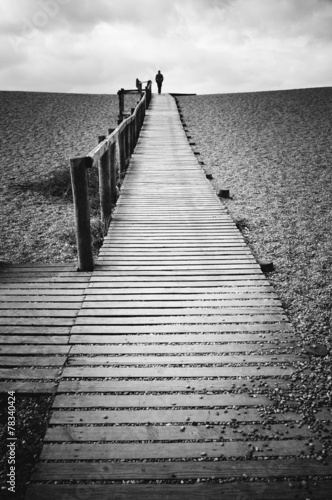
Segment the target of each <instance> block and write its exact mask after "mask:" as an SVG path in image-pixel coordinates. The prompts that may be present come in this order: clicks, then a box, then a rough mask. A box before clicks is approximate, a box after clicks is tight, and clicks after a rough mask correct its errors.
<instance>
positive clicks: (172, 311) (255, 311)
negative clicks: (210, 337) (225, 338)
mask: <svg viewBox="0 0 332 500" xmlns="http://www.w3.org/2000/svg"><path fill="white" fill-rule="evenodd" d="M102 304H103V305H101V306H100V307H97V308H91V307H90V306H89V304H87V305H86V307H85V308H84V309H81V310H80V312H79V316H80V317H84V316H91V315H93V316H94V317H98V316H103V317H104V316H107V317H111V316H135V317H138V316H177V315H192V316H199V315H201V314H202V315H204V316H208V315H210V316H212V315H213V316H214V315H223V316H226V315H233V316H234V315H243V314H247V315H248V314H250V315H251V316H253V317H254V316H255V315H265V314H266V315H269V317H270V316H271V315H273V314H276V315H278V314H279V315H281V316H282V315H283V314H284V310H283V309H282V308H281V307H278V306H261V307H254V306H252V307H245V306H242V307H240V306H238V307H226V306H225V307H174V308H168V307H167V303H165V307H164V308H163V309H159V308H158V307H156V308H154V307H150V308H149V307H139V308H136V307H134V304H133V306H132V307H127V308H121V309H120V308H119V307H118V308H111V307H108V304H104V303H102ZM11 312H16V310H15V311H11ZM38 312H39V311H38ZM43 312H46V311H43ZM47 312H48V311H47ZM6 313H7V310H6ZM46 315H48V314H45V316H46ZM223 321H227V319H225V318H224V320H223Z"/></svg>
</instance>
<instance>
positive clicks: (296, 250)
mask: <svg viewBox="0 0 332 500" xmlns="http://www.w3.org/2000/svg"><path fill="white" fill-rule="evenodd" d="M178 102H179V104H180V107H181V110H182V112H183V115H184V118H185V121H186V123H187V125H188V130H189V133H190V135H191V136H192V140H193V141H194V142H195V143H196V149H197V150H198V151H199V152H200V153H201V155H200V156H199V158H200V160H202V161H204V163H205V166H204V168H205V170H206V171H207V172H208V173H212V175H213V177H214V179H213V181H212V184H213V186H214V187H215V189H216V190H217V191H219V189H221V188H224V187H226V188H229V189H230V192H231V198H230V199H229V200H226V201H225V203H226V206H227V208H228V210H229V212H230V214H231V216H232V217H233V219H234V220H235V221H236V222H237V223H238V227H239V228H240V229H241V230H242V233H243V235H244V236H245V238H246V240H247V242H248V243H249V245H250V247H251V249H252V251H253V253H254V254H255V255H256V257H257V258H259V259H268V260H272V261H273V263H274V267H275V271H274V272H272V273H269V275H268V277H269V280H270V282H271V283H272V284H273V286H274V288H275V290H276V292H277V293H278V294H279V296H280V298H281V300H282V302H283V304H284V306H285V308H286V310H287V312H288V315H289V317H290V319H291V321H292V323H293V324H294V325H295V327H296V330H297V332H298V334H299V336H301V338H302V339H303V341H304V343H307V344H309V345H310V346H312V345H313V344H317V343H321V344H323V345H324V346H326V347H327V348H330V345H331V344H330V343H331V329H332V311H331V303H332V301H331V299H332V169H331V163H332V139H331V137H332V88H318V89H305V90H290V91H278V92H257V93H244V94H224V95H221V94H220V95H207V96H196V97H178ZM314 349H315V348H314ZM322 352H324V351H322ZM329 361H330V360H328V362H329Z"/></svg>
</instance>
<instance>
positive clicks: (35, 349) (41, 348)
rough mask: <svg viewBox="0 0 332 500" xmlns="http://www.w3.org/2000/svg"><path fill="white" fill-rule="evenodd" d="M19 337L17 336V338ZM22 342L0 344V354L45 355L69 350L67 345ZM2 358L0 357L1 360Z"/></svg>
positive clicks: (66, 352)
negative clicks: (17, 343)
mask: <svg viewBox="0 0 332 500" xmlns="http://www.w3.org/2000/svg"><path fill="white" fill-rule="evenodd" d="M19 339H20V338H18V340H19ZM22 344H23V342H22V340H21V343H20V344H19V345H0V354H1V355H5V354H6V355H11V356H17V355H20V354H25V355H29V356H34V355H35V354H38V355H45V354H68V353H69V351H70V346H69V345H57V344H56V345H48V344H47V345H40V344H38V345H31V344H28V345H22ZM1 359H2V358H0V360H1Z"/></svg>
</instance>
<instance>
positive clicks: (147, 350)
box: [0, 337, 292, 359]
mask: <svg viewBox="0 0 332 500" xmlns="http://www.w3.org/2000/svg"><path fill="white" fill-rule="evenodd" d="M135 339H136V341H137V342H139V339H138V338H137V337H136V338H135ZM93 340H94V339H93V338H91V341H92V342H93ZM164 340H165V341H166V339H164ZM170 341H171V339H170ZM71 342H72V340H71ZM257 342H259V343H258V344H257ZM257 342H256V343H243V342H232V343H228V342H227V343H226V342H225V343H224V344H216V343H213V344H205V343H204V344H203V343H200V344H185V343H182V342H181V343H179V344H173V345H170V344H169V343H167V344H161V343H159V344H147V343H142V344H141V345H116V344H115V345H114V344H113V345H105V344H102V345H95V342H93V344H94V345H88V346H87V345H75V346H73V347H72V348H71V351H70V354H71V355H72V356H74V355H77V354H89V355H92V354H103V355H107V354H172V353H174V354H180V355H185V354H194V353H196V354H200V353H202V354H203V353H209V354H212V355H215V354H217V353H234V352H242V353H249V352H250V353H255V354H256V355H258V354H262V353H265V354H269V353H271V354H278V355H279V354H280V353H283V351H284V350H285V348H286V347H287V348H289V347H292V346H291V344H281V346H278V345H276V344H271V343H267V342H266V343H262V341H261V339H260V338H258V339H257ZM51 347H52V351H51V350H50V348H51ZM59 347H60V349H59V348H57V346H46V348H45V350H44V351H45V353H48V352H52V354H54V353H60V352H67V351H65V349H63V348H65V346H59ZM17 348H18V346H10V348H8V346H5V347H2V348H1V347H0V353H3V354H5V353H7V354H10V353H14V351H15V349H17ZM30 348H31V346H21V349H19V350H18V351H17V352H16V353H17V354H19V353H20V352H21V353H24V354H26V352H28V349H30ZM34 351H35V352H42V351H41V350H40V349H38V347H37V346H34ZM213 357H215V356H213ZM255 358H257V356H255ZM241 359H243V357H241Z"/></svg>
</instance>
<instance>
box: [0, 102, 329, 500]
mask: <svg viewBox="0 0 332 500" xmlns="http://www.w3.org/2000/svg"><path fill="white" fill-rule="evenodd" d="M82 279H83V283H84V291H82V287H81V284H80V283H79V282H78V281H77V283H78V285H79V286H78V288H77V289H79V290H80V291H79V292H78V293H77V295H76V292H74V293H75V295H74V293H73V295H72V296H71V298H74V299H75V300H74V299H73V301H72V302H67V301H64V302H63V303H66V304H68V303H70V304H75V307H73V308H72V309H70V310H71V311H75V313H72V314H70V315H69V316H68V318H67V319H66V320H65V321H64V322H63V323H62V322H60V323H57V324H56V326H53V328H59V329H61V328H63V329H64V330H61V331H60V330H57V334H58V337H59V336H60V335H63V336H67V335H68V337H69V338H68V344H67V346H68V350H66V352H62V351H61V352H60V351H59V352H58V351H57V354H58V355H60V354H61V356H62V354H63V355H64V356H65V360H61V364H62V365H61V368H62V370H61V378H60V383H59V384H58V385H57V392H56V396H55V400H54V404H53V413H52V417H51V421H50V425H49V428H48V430H47V433H46V436H45V440H44V447H43V450H42V453H41V456H40V461H39V463H38V465H37V467H36V470H35V471H34V473H33V475H32V480H31V484H30V486H29V488H28V492H27V496H26V498H27V500H32V499H38V500H44V499H47V500H53V499H64V498H68V499H69V498H70V499H81V498H84V499H87V498H89V499H90V498H94V499H95V500H99V499H100V500H104V499H105V500H106V499H110V498H112V499H115V498H116V499H123V500H125V499H166V498H167V499H178V498H192V499H210V498H225V499H234V500H235V499H236V500H240V499H241V500H249V499H264V500H266V499H267V498H269V499H280V498H285V499H291V498H297V499H300V500H301V499H307V498H310V499H311V500H313V499H327V498H330V497H329V496H328V495H330V493H329V492H330V490H331V486H332V482H331V481H327V480H325V481H319V478H322V477H325V476H328V475H331V474H332V468H331V464H330V462H328V463H327V462H326V460H325V459H324V458H323V457H322V456H321V451H322V448H323V438H324V436H326V435H327V433H328V432H329V430H330V429H331V427H330V422H331V412H330V410H329V409H328V408H326V409H322V410H321V411H319V412H317V414H316V418H317V420H321V422H322V429H323V430H322V435H321V439H318V438H317V435H316V434H315V433H314V432H313V431H312V429H310V428H308V426H305V425H302V424H301V423H299V422H300V421H301V415H300V414H299V413H297V407H298V400H297V399H296V397H295V396H296V372H297V370H298V369H299V368H300V367H301V365H300V363H301V356H300V354H298V353H297V352H296V338H295V336H294V332H293V331H292V328H291V325H290V324H289V322H288V319H287V317H286V315H285V313H284V311H283V309H282V306H281V303H280V301H279V300H278V298H277V296H276V295H275V293H274V292H273V290H272V288H271V286H270V285H269V282H268V281H267V279H266V278H265V276H264V274H263V273H262V272H261V269H260V267H259V265H258V264H257V262H256V261H255V259H254V258H253V256H252V254H251V252H250V250H249V249H248V247H247V246H246V244H245V243H244V240H243V238H242V236H241V234H240V232H239V231H238V229H237V228H236V225H235V224H234V222H233V221H232V219H231V218H230V216H229V215H228V213H227V211H226V209H225V208H224V207H223V205H222V204H221V202H220V200H219V198H218V197H217V196H216V194H215V193H214V191H213V189H212V187H211V186H210V184H209V182H208V181H207V180H206V177H205V175H204V172H203V171H202V169H201V167H200V166H199V164H198V162H197V159H196V157H195V155H194V153H193V151H192V149H191V147H190V146H189V144H188V141H187V138H186V135H185V132H184V130H183V128H182V125H181V122H180V119H179V114H178V111H177V108H176V104H175V102H174V100H173V98H172V97H170V96H168V95H161V96H154V99H153V101H152V104H151V106H150V109H149V112H148V113H147V116H146V119H145V123H144V126H143V129H142V131H141V135H140V140H139V142H138V144H137V146H136V149H135V152H134V155H133V156H132V159H131V162H130V166H129V169H128V172H127V175H126V178H125V181H124V184H123V188H122V191H121V196H120V198H119V202H118V207H117V211H116V214H115V217H114V219H113V222H112V225H111V228H110V231H109V235H108V237H107V238H106V240H105V243H104V245H103V248H102V250H101V252H100V257H99V259H98V261H97V264H96V266H95V270H94V272H93V273H92V275H91V277H90V276H84V277H83V278H82ZM85 280H87V281H88V282H87V283H86V281H85ZM1 286H3V285H1ZM77 289H76V288H71V290H77ZM53 290H55V288H54V289H53ZM47 293H50V292H47ZM81 294H82V296H83V300H81ZM52 296H53V297H56V296H57V295H56V294H53V295H52ZM64 296H65V295H64ZM76 299H77V300H76ZM15 300H16V299H15ZM38 300H39V299H38ZM54 300H55V301H57V299H56V298H54ZM62 300H63V298H62ZM36 303H37V301H36ZM55 303H57V302H55ZM78 304H79V307H77V305H78ZM18 310H19V309H18ZM63 310H64V309H63ZM66 310H68V309H66ZM56 317H57V318H59V315H58V314H57V316H56ZM38 318H39V319H38V321H37V322H35V323H34V322H31V324H30V323H29V326H27V327H24V328H26V329H23V330H22V329H20V330H19V331H18V330H17V328H18V327H19V328H21V326H22V322H21V323H20V325H18V326H17V325H16V324H15V326H6V328H9V330H6V332H5V334H6V335H9V334H11V335H15V336H16V337H15V338H18V334H19V335H22V337H20V338H23V336H24V339H25V338H26V336H27V335H28V334H29V332H30V334H31V328H34V327H35V328H37V329H38V328H39V329H40V328H43V325H44V327H45V325H46V323H43V322H42V323H41V319H40V316H39V317H38ZM63 319H64V317H63ZM61 321H62V320H61ZM49 327H50V326H49ZM49 327H47V328H49ZM50 328H51V327H50ZM68 329H69V330H70V336H69V331H68ZM37 331H38V332H40V336H38V338H41V337H43V335H44V334H45V333H47V332H46V331H45V332H43V331H42V330H37ZM53 333H54V331H53ZM58 337H57V338H58ZM61 338H64V337H61ZM58 340H59V338H58ZM55 345H58V344H57V342H55ZM37 351H38V349H37V350H36V352H37ZM43 353H44V354H45V355H46V353H47V351H43ZM39 354H41V352H39V353H38V355H39ZM61 356H60V357H61ZM63 361H65V362H63ZM39 369H40V368H39ZM47 369H48V370H52V368H49V367H48V368H47ZM291 384H292V385H291ZM287 387H288V388H289V387H293V392H294V394H295V396H294V398H293V399H292V400H290V401H283V400H282V398H280V397H278V391H280V393H281V394H282V391H283V390H284V389H287ZM288 392H289V391H288ZM324 426H325V427H326V429H325V427H324ZM324 429H325V430H324ZM283 478H287V480H286V481H282V479H283ZM309 478H311V479H309ZM312 478H314V479H312ZM315 478H316V479H315ZM304 480H305V481H306V482H303V481H304ZM315 482H316V483H317V484H314V483H315ZM290 483H291V485H290Z"/></svg>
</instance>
